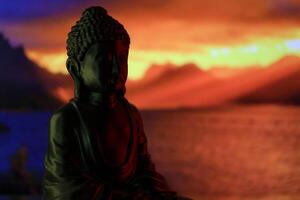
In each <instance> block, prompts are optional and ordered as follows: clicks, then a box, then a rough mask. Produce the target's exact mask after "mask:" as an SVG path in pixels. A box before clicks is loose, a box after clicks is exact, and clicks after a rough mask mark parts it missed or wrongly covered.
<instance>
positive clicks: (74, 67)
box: [66, 58, 80, 78]
mask: <svg viewBox="0 0 300 200" xmlns="http://www.w3.org/2000/svg"><path fill="white" fill-rule="evenodd" d="M66 66H67V69H68V72H69V73H70V74H71V76H72V77H73V78H75V77H77V78H78V77H80V64H79V62H78V61H77V60H75V59H73V58H68V59H67V62H66Z"/></svg>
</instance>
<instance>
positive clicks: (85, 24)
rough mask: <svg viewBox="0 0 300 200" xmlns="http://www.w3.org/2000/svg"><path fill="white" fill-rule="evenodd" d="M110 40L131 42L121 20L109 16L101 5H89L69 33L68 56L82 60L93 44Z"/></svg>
mask: <svg viewBox="0 0 300 200" xmlns="http://www.w3.org/2000/svg"><path fill="white" fill-rule="evenodd" d="M110 40H124V41H127V42H128V44H129V43H130V38H129V35H128V33H127V31H126V30H125V28H124V27H123V25H122V24H121V23H120V22H118V21H117V20H115V19H114V18H112V17H111V16H109V15H108V14H107V11H106V10H105V9H104V8H102V7H100V6H94V7H89V8H87V9H86V10H84V11H83V13H82V15H81V18H80V19H79V20H78V21H77V22H76V24H75V25H74V26H72V28H71V31H70V32H69V34H68V39H67V54H68V57H69V58H74V59H77V60H80V61H81V60H83V58H84V55H85V53H86V51H87V50H88V48H89V47H90V46H91V45H92V44H94V43H97V42H104V41H110Z"/></svg>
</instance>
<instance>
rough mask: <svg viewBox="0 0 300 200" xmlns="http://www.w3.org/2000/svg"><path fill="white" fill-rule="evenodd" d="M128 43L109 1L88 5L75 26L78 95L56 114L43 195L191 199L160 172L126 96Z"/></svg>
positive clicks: (70, 65)
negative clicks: (110, 11)
mask: <svg viewBox="0 0 300 200" xmlns="http://www.w3.org/2000/svg"><path fill="white" fill-rule="evenodd" d="M129 44H130V39H129V35H128V33H127V31H126V30H125V29H124V27H123V26H122V25H121V24H120V23H119V22H118V21H117V20H115V19H113V18H112V17H111V16H109V15H108V14H107V11H106V10H105V9H104V8H102V7H90V8H88V9H86V10H85V11H84V12H83V14H82V17H81V18H80V20H79V21H77V23H76V25H74V26H73V27H72V30H71V32H70V33H69V35H68V40H67V52H68V60H67V69H68V71H69V73H70V74H71V76H72V78H73V80H74V84H75V95H74V98H73V99H71V100H70V102H69V103H68V104H66V105H64V106H62V107H61V108H59V109H58V110H57V111H55V113H54V114H53V115H52V117H51V119H50V126H49V145H48V150H47V153H46V156H45V174H44V180H43V198H44V199H47V200H52V199H60V200H69V199H72V200H73V199H83V200H90V199H99V200H112V199H117V200H122V199H124V200H125V199H128V200H129V199H130V200H134V199H142V200H147V199H151V200H160V199H187V198H183V197H179V196H178V195H177V194H176V192H173V191H171V190H170V189H169V187H168V185H167V183H166V181H165V179H164V177H163V176H162V175H160V174H159V173H158V172H157V171H156V170H155V166H154V164H153V162H152V161H151V158H150V155H149V153H148V150H147V138H146V136H145V133H144V129H143V122H142V118H141V115H140V113H139V111H138V109H137V108H136V107H135V106H134V105H133V104H131V103H129V102H128V101H127V99H126V98H125V97H124V94H125V82H126V80H127V68H128V66H127V59H128V51H129Z"/></svg>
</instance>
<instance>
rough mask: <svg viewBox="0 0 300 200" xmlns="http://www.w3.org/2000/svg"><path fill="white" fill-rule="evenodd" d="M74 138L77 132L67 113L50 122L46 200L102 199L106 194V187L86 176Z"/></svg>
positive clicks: (52, 118) (45, 187)
mask: <svg viewBox="0 0 300 200" xmlns="http://www.w3.org/2000/svg"><path fill="white" fill-rule="evenodd" d="M72 134H73V136H72ZM72 138H74V132H73V128H72V125H71V124H70V123H69V121H68V120H67V118H66V117H64V116H63V114H59V113H56V114H54V115H53V116H52V117H51V119H50V126H49V135H48V149H47V153H46V155H45V161H44V166H45V174H44V180H43V199H45V200H54V199H55V200H69V199H70V200H71V199H72V200H75V199H98V198H99V196H101V195H102V194H101V193H102V192H103V188H104V187H103V184H102V183H101V182H100V181H99V180H96V179H93V178H92V177H90V176H89V175H88V174H83V173H82V171H83V170H82V169H81V165H80V162H78V161H79V159H80V154H78V153H76V152H77V151H76V148H74V147H76V146H75V145H76V141H74V139H72ZM101 199H106V198H104V197H101Z"/></svg>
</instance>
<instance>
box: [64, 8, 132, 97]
mask: <svg viewBox="0 0 300 200" xmlns="http://www.w3.org/2000/svg"><path fill="white" fill-rule="evenodd" d="M129 44H130V38H129V35H128V33H127V31H126V30H125V28H124V27H123V25H122V24H120V23H119V22H118V21H117V20H115V19H114V18H112V17H111V16H109V15H108V14H107V11H106V10H105V9H104V8H102V7H98V6H97V7H90V8H87V9H86V10H85V11H84V12H83V13H82V16H81V18H80V19H79V20H78V21H77V22H76V24H75V25H74V26H73V27H72V28H71V31H70V32H69V34H68V38H67V54H68V59H67V63H66V66H67V69H68V72H69V73H70V74H71V76H72V78H73V80H74V86H75V90H74V96H75V99H76V98H77V99H85V98H89V95H91V94H98V95H100V96H101V97H104V98H105V97H108V98H109V97H110V96H117V97H120V96H124V94H125V91H126V89H125V82H126V80H127V73H128V65H127V59H128V51H129Z"/></svg>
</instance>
